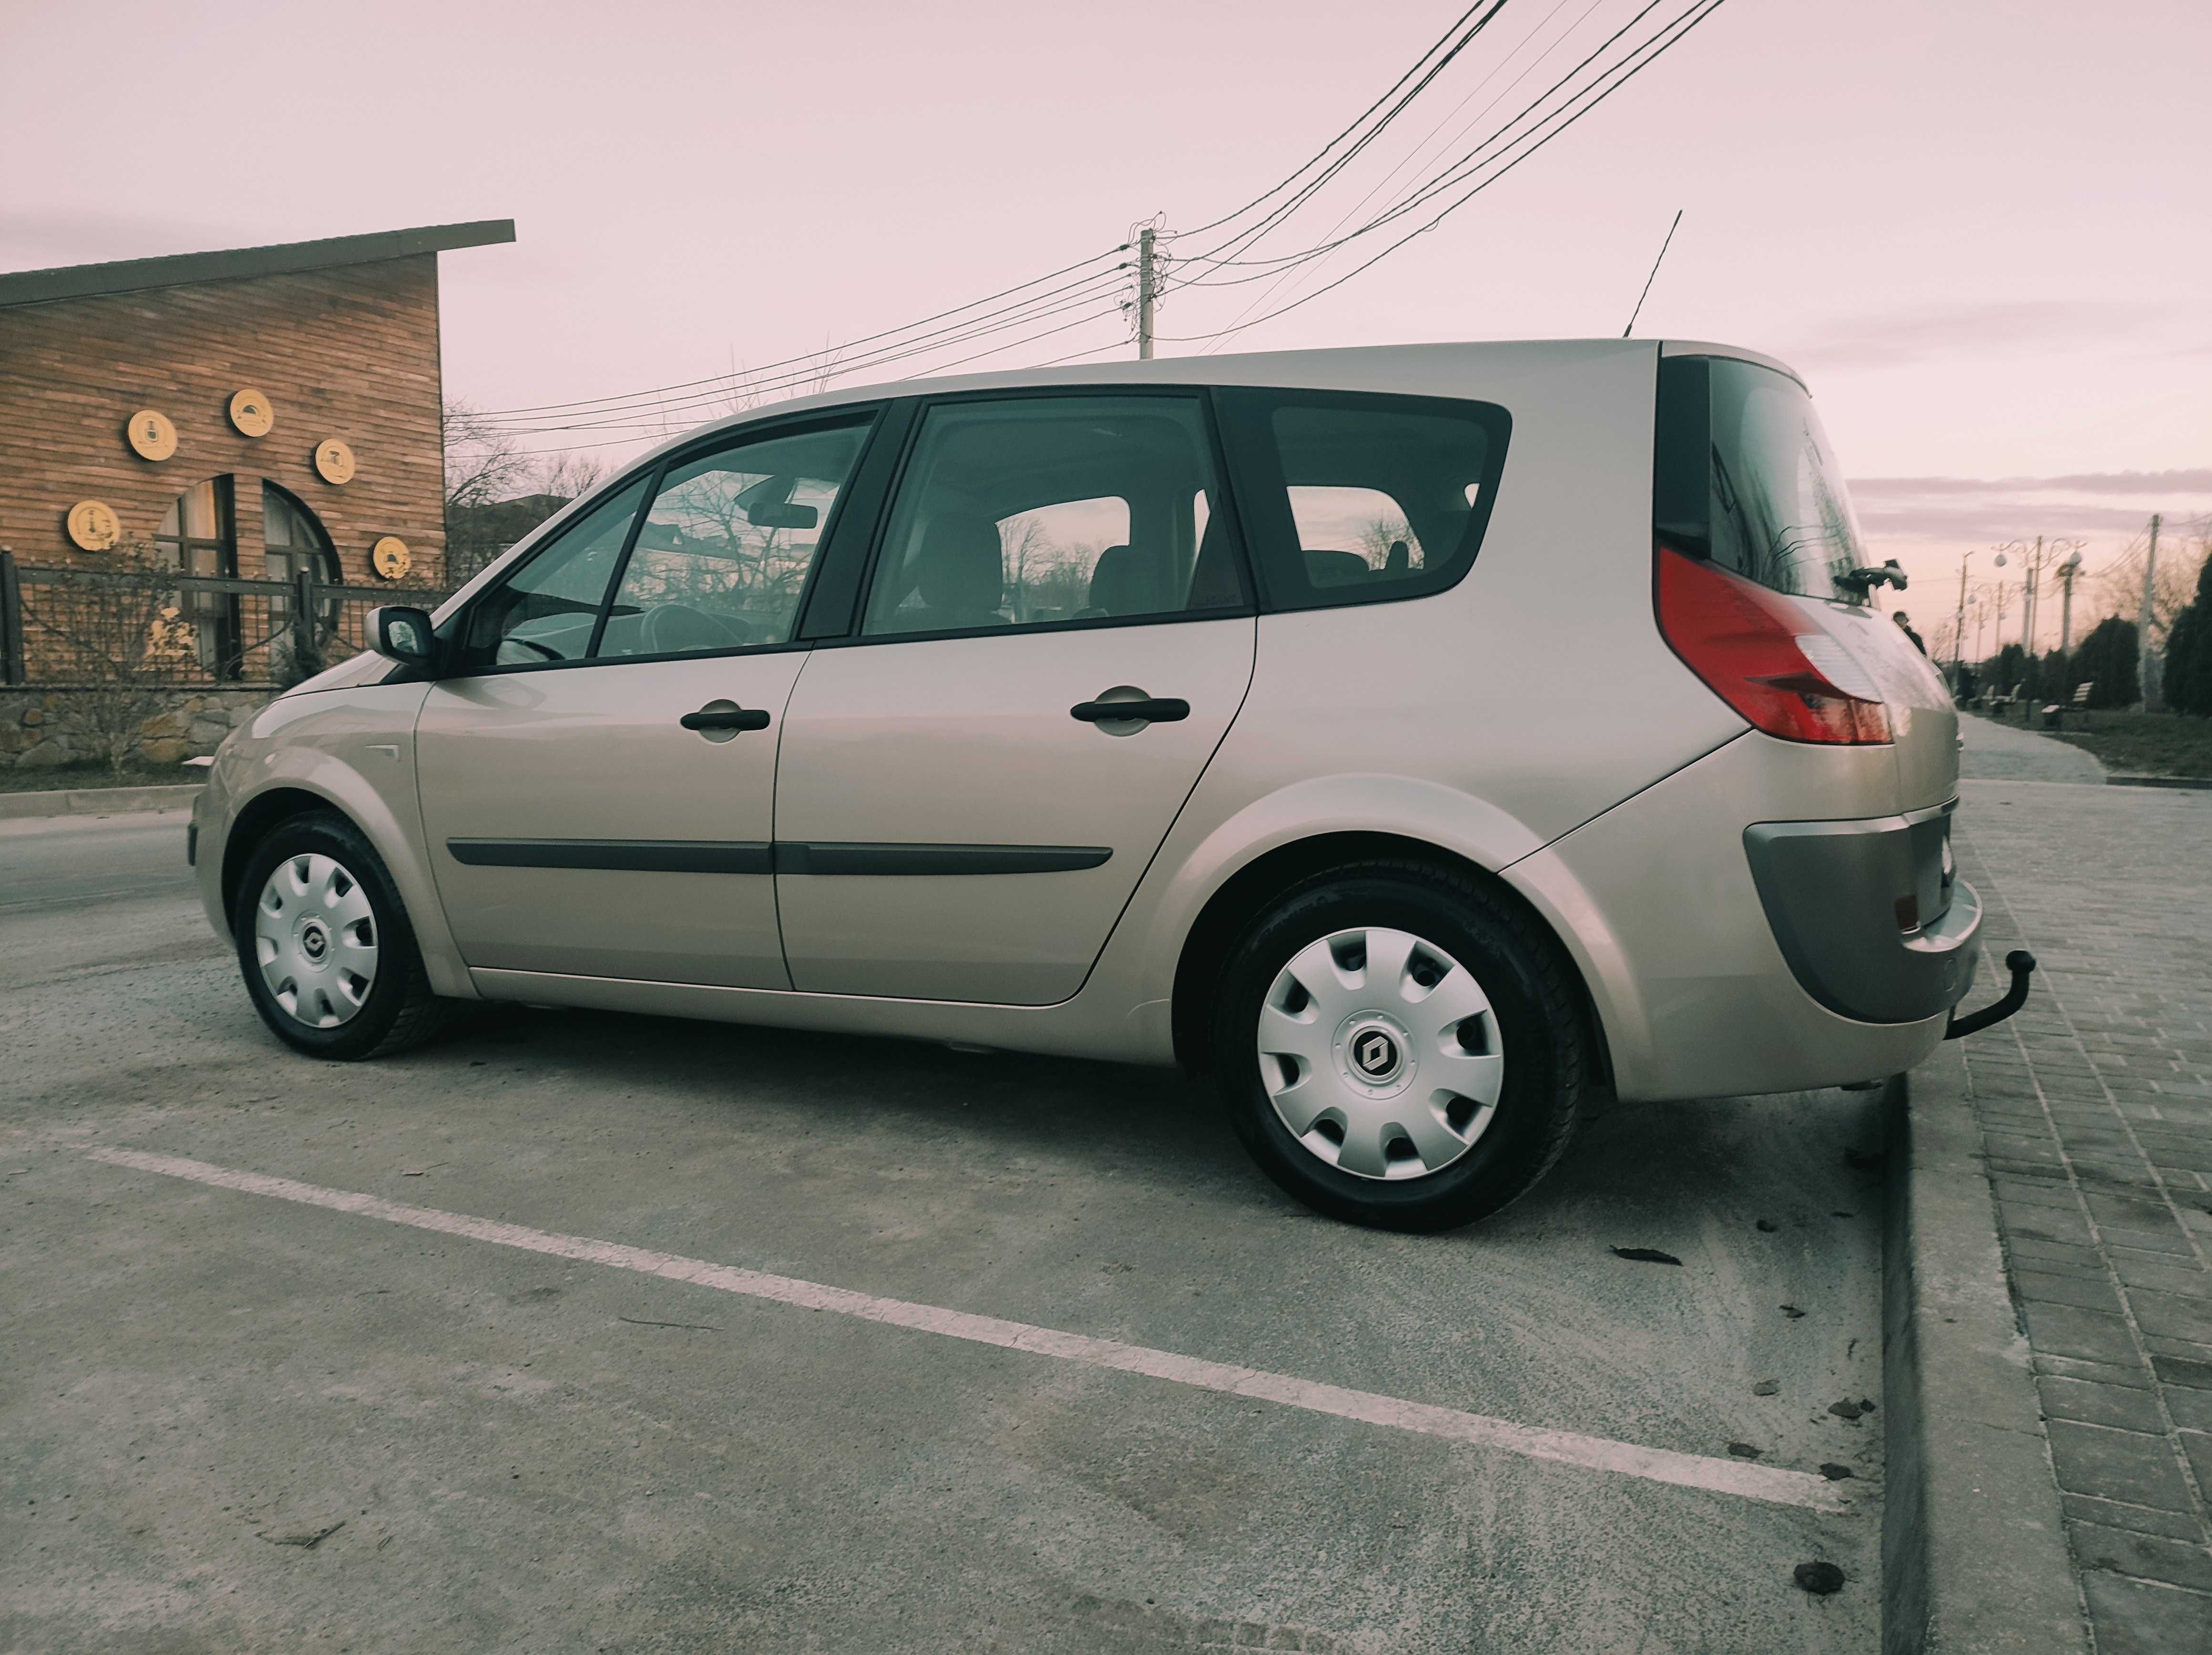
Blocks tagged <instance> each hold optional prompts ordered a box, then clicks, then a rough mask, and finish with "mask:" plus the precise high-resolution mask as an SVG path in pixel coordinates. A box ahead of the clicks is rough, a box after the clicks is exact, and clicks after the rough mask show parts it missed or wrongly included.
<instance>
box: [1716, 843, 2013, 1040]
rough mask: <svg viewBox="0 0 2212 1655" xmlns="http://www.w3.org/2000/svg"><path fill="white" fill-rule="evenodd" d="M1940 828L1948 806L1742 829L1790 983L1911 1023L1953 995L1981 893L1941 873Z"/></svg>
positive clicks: (1844, 1007) (1962, 977) (1963, 981)
mask: <svg viewBox="0 0 2212 1655" xmlns="http://www.w3.org/2000/svg"><path fill="white" fill-rule="evenodd" d="M1949 834H1950V813H1949V808H1948V807H1945V808H1943V809H1936V810H1919V811H1914V812H1912V813H1911V815H1898V816H1880V817H1875V818H1873V819H1871V820H1862V821H1764V822H1758V823H1755V824H1753V826H1752V827H1747V828H1746V829H1744V834H1743V845H1744V852H1745V854H1746V856H1747V858H1749V860H1750V863H1751V873H1752V879H1753V882H1754V883H1755V884H1756V885H1757V886H1758V888H1759V903H1760V906H1763V907H1764V908H1765V911H1766V920H1767V924H1769V925H1771V926H1772V927H1773V930H1774V941H1775V943H1776V945H1777V946H1778V947H1779V948H1780V949H1781V950H1782V957H1783V958H1784V960H1786V961H1789V964H1790V974H1791V975H1792V976H1794V977H1796V979H1797V984H1798V986H1799V987H1801V988H1802V989H1803V990H1804V991H1805V992H1806V993H1808V994H1809V995H1811V996H1812V997H1813V998H1814V1000H1816V1001H1818V1002H1819V1003H1820V1004H1821V1005H1823V1006H1825V1007H1826V1008H1827V1009H1829V1010H1831V1011H1832V1012H1835V1013H1836V1014H1837V1015H1839V1016H1844V1017H1849V1018H1851V1019H1853V1020H1854V1021H1858V1022H1863V1023H1912V1022H1918V1021H1922V1020H1923V1019H1924V1018H1928V1017H1933V1016H1936V1015H1938V1014H1939V1013H1942V1012H1948V1010H1950V1009H1951V1008H1952V1007H1953V1006H1954V1005H1956V1004H1958V1003H1959V1002H1960V1000H1961V999H1962V998H1964V997H1965V996H1966V991H1967V990H1969V989H1970V988H1972V986H1973V981H1974V962H1975V960H1976V958H1977V957H1978V952H1979V951H1978V949H1976V948H1975V947H1974V939H1975V937H1977V936H1978V934H1979V932H1980V931H1981V928H1982V902H1981V898H1980V897H1979V896H1978V894H1976V893H1975V890H1974V888H1973V887H1972V886H1971V885H1969V884H1967V883H1966V882H1965V881H1964V880H1957V879H1954V878H1952V877H1950V876H1949V872H1948V869H1949V865H1950V864H1949V858H1948V854H1947V851H1948V840H1949ZM1930 912H1933V913H1935V914H1936V916H1937V917H1936V918H1934V919H1932V920H1930V921H1929V922H1928V923H1927V924H1924V925H1923V924H1920V923H1919V917H1920V916H1921V915H1922V914H1924V913H1930Z"/></svg>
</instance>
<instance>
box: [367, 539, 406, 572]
mask: <svg viewBox="0 0 2212 1655" xmlns="http://www.w3.org/2000/svg"><path fill="white" fill-rule="evenodd" d="M414 561H415V555H414V554H413V553H412V552H410V551H409V550H408V549H407V543H406V542H405V541H404V540H402V539H400V537H398V535H386V536H385V537H384V538H383V539H381V540H380V541H378V542H377V543H376V544H375V545H374V546H372V547H370V548H369V549H368V562H369V567H371V568H373V569H374V570H375V571H376V572H377V573H378V574H380V575H381V576H383V577H384V579H386V580H397V579H400V577H402V576H403V575H404V574H405V573H407V571H408V569H409V568H410V567H411V566H412V565H413V564H414Z"/></svg>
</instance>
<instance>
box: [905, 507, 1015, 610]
mask: <svg viewBox="0 0 2212 1655" xmlns="http://www.w3.org/2000/svg"><path fill="white" fill-rule="evenodd" d="M915 586H916V587H917V588H919V589H920V591H921V601H922V602H923V603H927V605H928V606H929V607H930V608H931V609H933V610H934V611H936V612H937V613H939V614H940V615H986V614H994V613H996V612H997V610H998V608H999V605H1000V603H1002V602H1003V601H1005V598H1006V558H1005V554H1004V552H1003V551H1002V550H1001V549H1000V543H999V525H998V524H995V523H994V522H992V521H991V519H990V518H986V517H968V516H957V517H954V516H947V517H940V518H937V519H936V520H935V521H933V523H931V524H930V525H929V531H928V533H927V534H926V535H925V536H923V537H922V543H921V556H920V557H919V558H917V559H916V560H915Z"/></svg>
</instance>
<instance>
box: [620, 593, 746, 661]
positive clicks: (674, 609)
mask: <svg viewBox="0 0 2212 1655" xmlns="http://www.w3.org/2000/svg"><path fill="white" fill-rule="evenodd" d="M749 633H750V628H749V627H746V626H745V625H744V622H742V621H726V620H724V619H723V618H722V617H721V616H720V615H708V614H706V613H705V612H704V611H702V610H699V609H693V608H691V607H690V605H689V604H686V603H656V604H654V605H653V608H651V609H647V611H646V612H645V619H644V621H642V622H641V623H640V624H639V627H638V640H639V641H640V642H641V643H642V644H643V645H644V646H645V651H644V652H645V653H646V654H647V655H681V654H683V653H684V652H686V651H690V650H702V649H735V648H737V647H738V646H739V645H741V644H745V643H750V641H751V639H750V636H749V635H748V634H749Z"/></svg>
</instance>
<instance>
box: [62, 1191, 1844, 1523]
mask: <svg viewBox="0 0 2212 1655" xmlns="http://www.w3.org/2000/svg"><path fill="white" fill-rule="evenodd" d="M87 1153H88V1154H89V1155H91V1157H92V1159H94V1161H106V1162H107V1163H108V1164H109V1165H111V1166H115V1167H132V1168H135V1169H136V1170H137V1171H139V1172H143V1173H163V1174H165V1175H166V1176H167V1177H170V1178H182V1179H191V1181H192V1182H194V1183H197V1184H211V1185H216V1187H217V1188H220V1189H225V1190H239V1191H244V1192H245V1193H246V1194H248V1195H259V1196H268V1197H272V1198H273V1199H276V1200H278V1201H293V1202H297V1203H300V1204H301V1205H302V1206H308V1207H327V1208H329V1209H331V1210H332V1211H335V1212H343V1213H353V1214H356V1215H358V1216H360V1217H363V1218H380V1219H382V1220H383V1221H384V1222H386V1223H388V1224H406V1225H410V1226H412V1227H413V1228H416V1229H418V1230H436V1231H440V1232H441V1233H442V1234H447V1235H460V1236H466V1237H467V1238H469V1239H470V1240H475V1241H489V1242H492V1243H494V1244H495V1245H496V1246H503V1247H520V1248H521V1249H523V1250H524V1251H525V1252H542V1253H548V1254H550V1255H551V1256H552V1257H554V1258H573V1259H575V1260H577V1261H578V1262H579V1263H581V1264H605V1265H606V1266H608V1267H609V1268H611V1269H613V1270H635V1271H636V1272H638V1273H639V1274H640V1275H643V1276H665V1277H667V1278H668V1279H669V1280H671V1281H675V1282H690V1283H691V1284H692V1285H694V1286H695V1287H702V1288H715V1289H716V1290H718V1291H720V1292H723V1293H738V1294H744V1295H746V1296H747V1297H749V1298H753V1299H769V1300H775V1302H776V1303H778V1304H784V1305H795V1306H799V1308H800V1309H803V1310H817V1311H829V1312H835V1313H836V1314H837V1315H840V1316H856V1317H859V1318H860V1319H862V1320H864V1321H870V1322H884V1323H888V1324H890V1325H891V1326H894V1327H904V1328H912V1329H914V1330H915V1331H917V1332H922V1333H940V1334H943V1335H944V1336H945V1337H947V1338H951V1339H966V1340H969V1341H970V1342H971V1343H975V1344H987V1345H998V1346H1000V1347H1002V1348H1003V1349H1008V1350H1026V1351H1030V1352H1031V1353H1033V1354H1035V1355H1040V1356H1056V1357H1058V1358H1059V1359H1060V1361H1069V1362H1079V1363H1082V1364H1083V1365H1085V1367H1110V1368H1116V1369H1119V1370H1120V1371H1121V1372H1123V1373H1144V1374H1148V1375H1150V1376H1151V1377H1152V1378H1153V1379H1170V1380H1173V1381H1174V1382H1175V1383H1176V1384H1177V1385H1191V1386H1194V1387H1195V1388H1196V1389H1198V1390H1200V1391H1222V1392H1224V1393H1225V1394H1227V1395H1229V1396H1232V1397H1255V1398H1258V1399H1259V1400H1261V1401H1264V1402H1273V1403H1281V1404H1282V1405H1283V1406H1285V1407H1286V1408H1303V1409H1307V1410H1308V1411H1309V1412H1311V1413H1316V1414H1331V1415H1334V1416H1336V1417H1338V1418H1339V1419H1347V1420H1357V1421H1358V1422H1361V1423H1363V1424H1366V1425H1380V1426H1386V1427H1389V1428H1392V1429H1394V1430H1400V1431H1414V1432H1418V1433H1419V1434H1422V1435H1424V1436H1431V1437H1444V1438H1448V1439H1449V1440H1452V1441H1455V1442H1466V1443H1472V1444H1474V1445H1475V1446H1478V1447H1482V1448H1495V1449H1498V1450H1500V1451H1501V1452H1505V1453H1509V1454H1520V1455H1522V1456H1524V1457H1526V1458H1530V1459H1545V1460H1554V1461H1557V1462H1559V1464H1565V1465H1580V1466H1584V1467H1587V1468H1588V1469H1589V1470H1598V1471H1611V1472H1613V1473H1615V1474H1617V1475H1619V1476H1634V1477H1642V1478H1644V1479H1645V1480H1646V1481H1648V1482H1671V1483H1675V1484H1678V1485H1679V1486H1680V1487H1682V1488H1704V1489H1707V1490H1710V1491H1711V1492H1712V1493H1715V1494H1736V1495H1739V1496H1741V1497H1742V1498H1744V1499H1747V1500H1765V1501H1768V1502H1769V1503H1771V1504H1774V1505H1778V1506H1804V1507H1807V1508H1808V1509H1810V1510H1813V1511H1817V1512H1840V1511H1844V1510H1848V1509H1849V1502H1847V1501H1846V1500H1844V1498H1843V1496H1842V1495H1841V1494H1839V1493H1838V1491H1837V1489H1836V1487H1835V1485H1834V1484H1832V1483H1831V1482H1828V1481H1827V1480H1826V1478H1824V1477H1820V1476H1814V1475H1813V1474H1812V1473H1810V1472H1808V1471H1789V1470H1783V1469H1781V1468H1780V1467H1778V1466H1771V1465H1753V1464H1747V1462H1745V1461H1742V1460H1737V1459H1716V1458H1709V1457H1708V1456H1705V1455H1703V1454H1683V1453H1676V1452H1674V1451H1673V1450H1671V1449H1666V1448H1645V1447H1641V1446H1638V1445H1637V1444H1635V1443H1631V1442H1614V1441H1612V1440H1609V1439H1607V1438H1605V1437H1590V1436H1584V1435H1583V1434H1580V1433H1579V1432H1575V1431H1547V1430H1541V1429H1539V1428H1536V1427H1534V1426H1528V1425H1516V1424H1515V1423H1513V1422H1511V1421H1510V1420H1501V1419H1492V1418H1491V1417H1489V1416H1486V1415H1483V1414H1468V1413H1462V1411H1460V1410H1459V1409H1455V1408H1438V1407H1436V1406H1434V1405H1433V1404H1431V1403H1419V1402H1407V1401H1406V1400H1404V1399H1402V1398H1401V1397H1385V1396H1379V1395H1377V1394H1376V1393H1375V1392H1374V1391H1348V1390H1346V1389H1345V1388H1344V1387H1343V1386H1341V1385H1320V1384H1316V1382H1314V1381H1313V1380H1310V1379H1294V1378H1292V1377H1291V1376H1290V1375H1289V1374H1286V1373H1265V1372H1262V1371H1261V1370H1260V1369H1257V1368H1251V1367H1237V1366H1236V1365H1235V1364H1233V1363H1230V1362H1212V1361H1205V1360H1203V1359H1202V1358H1200V1357H1196V1356H1181V1355H1176V1353H1175V1352H1173V1351H1170V1350H1152V1349H1147V1348H1146V1347H1145V1346H1143V1345H1133V1344H1123V1343H1121V1342H1120V1341H1118V1340H1115V1339H1093V1338H1091V1337H1086V1336H1085V1335H1083V1334H1080V1333H1062V1332H1060V1331H1057V1330H1055V1329H1053V1328H1048V1327H1034V1326H1031V1325H1030V1324H1028V1323H1026V1322H1008V1321H1002V1320H1000V1319H999V1318H997V1317H995V1316H975V1315H970V1314H969V1312H966V1311H960V1310H946V1309H945V1308H943V1307H941V1306H937V1305H918V1304H914V1303H911V1302H909V1301H908V1300H903V1299H879V1298H877V1297H876V1296H875V1295H874V1294H866V1293H854V1292H850V1291H848V1290H847V1289H846V1288H833V1287H828V1286H825V1285H823V1283H821V1282H803V1281H800V1280H799V1279H797V1278H796V1277H794V1276H770V1275H767V1274H765V1273H763V1272H762V1271H760V1270H742V1269H739V1268H738V1267H737V1266H735V1265H732V1264H713V1263H710V1262H708V1260H706V1259H703V1258H683V1257H681V1256H679V1255H678V1254H675V1253H667V1252H653V1251H651V1250H650V1249H647V1248H644V1247H631V1246H623V1244H622V1243H621V1242H618V1241H599V1240H593V1239H592V1238H591V1237H589V1236H580V1235H556V1234H552V1233H551V1232H550V1231H546V1230H533V1229H530V1228H526V1227H525V1226H523V1225H520V1224H503V1223H501V1222H498V1221H497V1220H495V1219H489V1218H471V1217H470V1216H469V1215H467V1214H465V1213H447V1212H439V1211H436V1210H435V1209H431V1208H428V1207H410V1206H408V1205H406V1204H405V1203H402V1202H398V1201H386V1200H385V1199H384V1198H383V1197H380V1196H373V1195H362V1194H358V1193H356V1192H355V1191H349V1190H326V1189H324V1188H322V1187H320V1186H319V1185H313V1184H301V1183H297V1182H295V1181H294V1180H293V1179H289V1178H270V1177H267V1176H264V1174H262V1173H240V1172H234V1171H233V1170H231V1169H230V1168H229V1167H213V1166H210V1165H209V1164H208V1163H207V1162H206V1161H186V1160H184V1159H182V1158H181V1157H179V1156H176V1155H149V1154H147V1153H146V1152H144V1151H143V1150H138V1149H106V1148H101V1149H92V1150H89V1151H88V1152H87Z"/></svg>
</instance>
